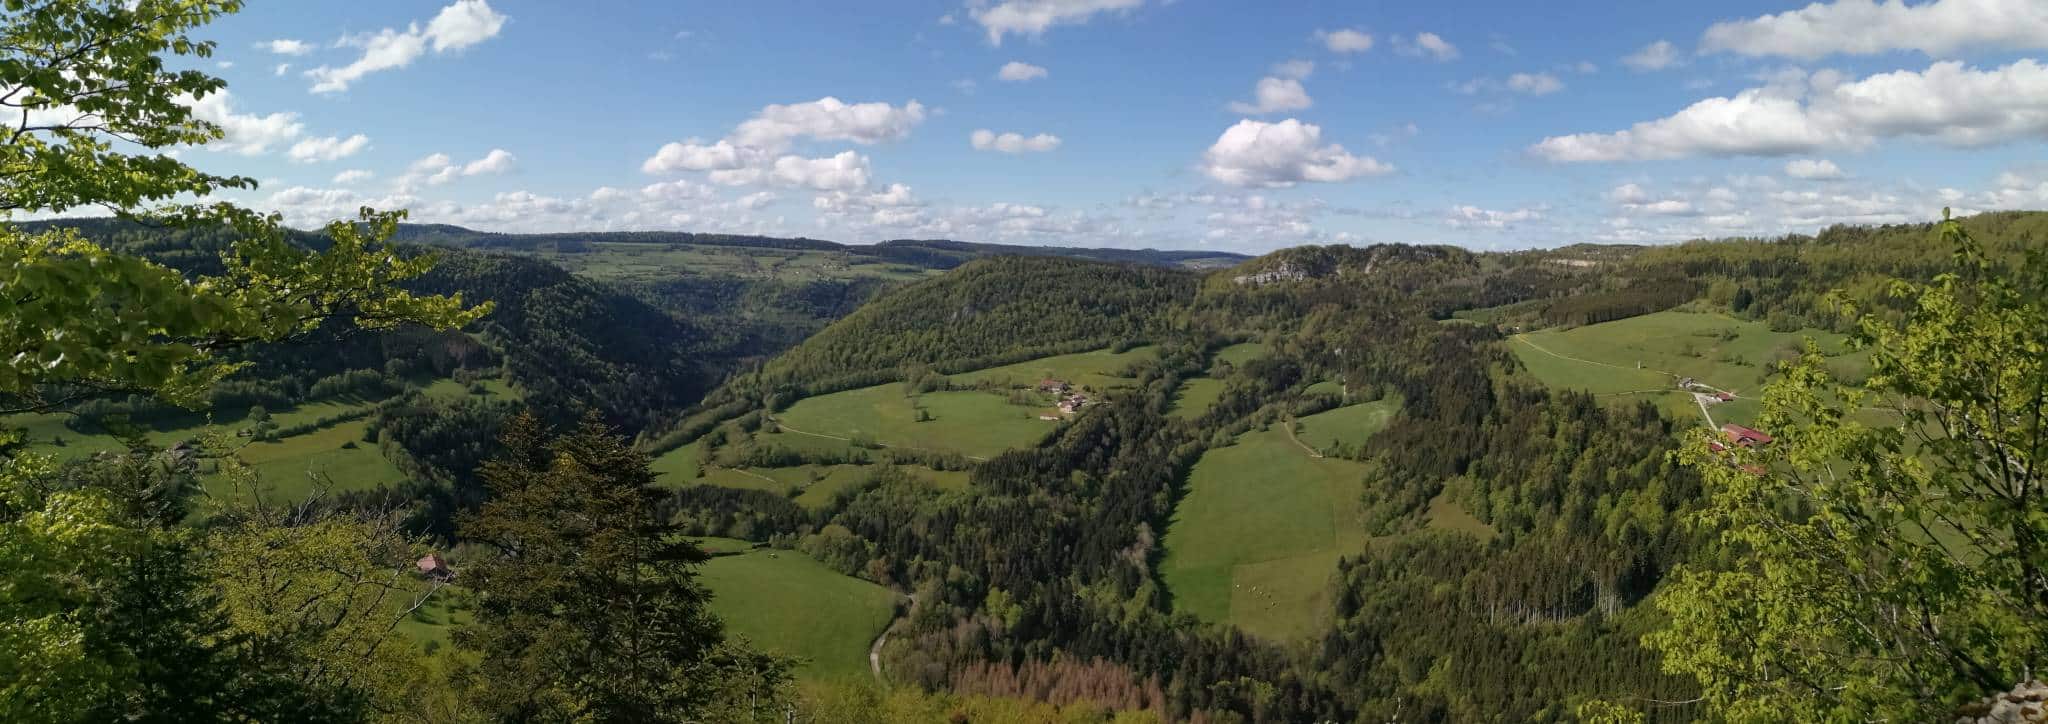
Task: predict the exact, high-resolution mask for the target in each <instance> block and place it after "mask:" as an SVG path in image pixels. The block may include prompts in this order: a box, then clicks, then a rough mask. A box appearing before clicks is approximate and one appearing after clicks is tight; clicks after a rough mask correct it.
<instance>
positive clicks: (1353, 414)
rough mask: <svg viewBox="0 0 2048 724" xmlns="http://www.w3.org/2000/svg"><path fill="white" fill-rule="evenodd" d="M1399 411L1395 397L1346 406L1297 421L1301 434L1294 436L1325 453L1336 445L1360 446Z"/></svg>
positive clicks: (1398, 401) (1399, 406)
mask: <svg viewBox="0 0 2048 724" xmlns="http://www.w3.org/2000/svg"><path fill="white" fill-rule="evenodd" d="M1400 411H1401V400H1400V398H1398V397H1390V398H1387V399H1383V400H1374V401H1372V402H1365V403H1360V404H1356V405H1347V406H1344V407H1339V408H1337V409H1334V410H1327V411H1324V412H1318V413H1316V414H1313V415H1309V416H1307V417H1303V418H1300V419H1299V420H1297V422H1299V423H1301V430H1300V431H1299V432H1296V433H1295V434H1294V436H1295V438H1296V439H1299V440H1301V442H1302V443H1303V444H1305V445H1308V446H1309V447H1313V448H1315V449H1317V450H1328V449H1330V446H1332V445H1334V444H1336V443H1338V442H1342V443H1344V444H1346V445H1352V446H1356V445H1362V444H1364V443H1365V439H1366V438H1368V437H1372V435H1373V433H1376V432H1379V431H1380V430H1381V429H1383V428H1385V427H1386V426H1387V423H1388V422H1390V421H1392V420H1393V419H1394V413H1396V412H1400Z"/></svg>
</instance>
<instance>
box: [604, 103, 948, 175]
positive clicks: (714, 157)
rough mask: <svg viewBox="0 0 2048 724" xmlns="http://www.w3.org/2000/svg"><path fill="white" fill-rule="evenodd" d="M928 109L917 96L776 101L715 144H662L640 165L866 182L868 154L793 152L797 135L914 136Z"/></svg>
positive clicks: (875, 139)
mask: <svg viewBox="0 0 2048 724" xmlns="http://www.w3.org/2000/svg"><path fill="white" fill-rule="evenodd" d="M924 119H925V107H924V105H923V104H920V103H918V102H917V101H914V100H913V101H910V102H908V103H905V104H904V105H902V106H901V107H898V106H893V105H890V104H888V103H879V102H877V103H846V102H844V101H841V100H839V99H837V98H832V97H829V96H828V97H825V98H820V99H818V100H815V101H811V102H808V103H792V104H787V105H782V104H776V105H769V106H766V107H764V108H762V109H761V111H760V112H758V113H756V114H754V116H753V117H751V118H748V119H747V120H745V121H742V122H740V124H739V125H737V126H735V127H734V128H733V130H732V132H731V133H730V134H727V136H726V137H725V138H723V139H720V140H718V141H716V142H713V143H705V142H703V141H702V140H700V139H689V140H685V141H678V142H672V143H667V144H663V145H662V147H661V148H660V149H657V150H656V151H655V152H654V155H653V156H649V157H648V158H647V159H646V160H645V161H642V162H641V164H640V169H641V170H642V171H644V172H647V173H674V172H680V171H701V172H706V173H707V176H706V177H707V178H708V179H709V180H710V181H711V182H712V183H716V184H722V185H727V186H745V185H750V184H777V185H786V186H800V187H805V188H812V189H819V190H833V189H845V188H860V187H863V186H866V185H867V182H868V159H867V157H866V156H862V155H860V154H857V153H853V152H851V151H848V152H843V153H840V154H837V155H834V156H830V157H826V158H804V157H802V156H798V155H794V154H789V153H787V151H788V150H789V149H790V147H791V146H792V145H794V144H795V142H796V141H798V140H814V141H847V142H852V143H856V144H860V145H873V144H876V143H882V142H885V141H895V140H900V139H902V138H905V137H907V136H909V135H910V132H911V129H913V128H915V127H916V126H917V125H918V124H920V123H923V122H924Z"/></svg>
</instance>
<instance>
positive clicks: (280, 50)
mask: <svg viewBox="0 0 2048 724" xmlns="http://www.w3.org/2000/svg"><path fill="white" fill-rule="evenodd" d="M256 47H258V48H262V49H264V50H268V51H270V52H272V53H276V54H278V55H305V54H307V53H311V52H313V44H312V43H308V42H306V41H303V40H293V39H291V38H279V39H277V40H272V41H270V42H267V43H257V44H256Z"/></svg>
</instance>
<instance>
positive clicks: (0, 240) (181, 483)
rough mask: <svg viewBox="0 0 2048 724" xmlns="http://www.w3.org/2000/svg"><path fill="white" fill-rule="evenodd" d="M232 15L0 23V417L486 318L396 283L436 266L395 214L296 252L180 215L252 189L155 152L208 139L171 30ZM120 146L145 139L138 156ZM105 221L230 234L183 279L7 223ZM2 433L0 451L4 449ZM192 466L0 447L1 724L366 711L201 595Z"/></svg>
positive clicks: (207, 209) (161, 11)
mask: <svg viewBox="0 0 2048 724" xmlns="http://www.w3.org/2000/svg"><path fill="white" fill-rule="evenodd" d="M240 6H241V3H240V2H238V1H236V0H98V1H93V0H47V1H45V2H36V3H24V2H10V3H8V4H7V6H6V10H5V11H4V12H0V109H4V110H5V111H6V113H7V115H8V116H9V120H10V121H11V122H9V123H8V124H7V125H8V127H7V128H6V129H4V130H0V215H4V216H0V290H5V291H4V293H0V347H4V348H6V349H8V350H10V354H9V355H8V356H7V359H5V360H0V413H16V412H49V411H59V410H63V409H65V408H67V407H68V406H70V405H73V404H75V403H78V402H81V401H85V400H90V399H95V398H102V397H108V396H114V395H141V396H145V397H154V398H157V399H160V400H165V401H169V402H173V403H177V404H180V405H184V406H188V407H197V406H199V405H200V404H202V403H203V402H204V401H205V399H206V393H207V392H208V390H209V389H210V388H212V387H213V386H214V384H215V383H217V382H219V381H220V380H221V379H222V378H224V377H225V376H227V375H228V374H229V373H231V372H233V371H234V370H236V369H237V368H238V367H239V366H240V363H237V362H231V361H227V354H228V353H229V352H232V351H233V350H235V349H238V348H241V347H245V346H247V345H250V344H253V343H258V342H277V341H284V340H289V339H292V338H295V337H297V336H300V335H303V334H306V333H308V332H310V331H312V330H313V329H314V328H316V327H317V326H319V325H320V324H322V323H323V322H325V321H326V320H328V319H331V318H347V319H350V320H352V321H353V322H354V323H355V324H357V325H358V326H363V327H370V328H384V327H390V326H394V325H399V324H406V323H418V324H424V325H428V326H432V327H439V328H450V327H455V326H460V325H462V324H466V323H468V322H469V321H472V320H474V319H476V318H478V317H479V316H481V315H482V314H483V313H485V312H486V311H487V309H483V308H469V309H465V308H464V307H463V305H462V301H461V299H460V298H459V297H453V296H431V295H417V294H413V293H410V292H407V291H404V290H402V289H400V288H399V287H398V286H397V285H398V283H399V282H402V281H405V280H407V279H411V278H414V277H417V276H419V275H420V274H423V273H424V272H426V271H427V269H428V268H429V267H430V266H431V264H432V263H433V260H432V259H431V258H430V257H427V256H406V255H401V254H399V253H397V252H396V251H395V250H394V249H392V248H390V247H389V246H388V245H386V244H385V243H384V240H385V239H387V238H389V236H390V235H391V234H392V232H393V231H395V230H396V225H397V222H398V219H399V218H401V217H402V213H384V214H379V213H376V212H373V211H370V210H368V209H365V210H363V211H362V213H361V216H360V218H359V220H358V221H356V222H350V223H339V222H338V223H335V224H332V225H330V226H329V227H328V228H327V235H326V237H327V241H328V242H329V243H328V245H327V247H326V248H324V249H321V250H317V251H316V250H313V249H308V248H304V247H301V246H297V245H295V244H293V243H292V242H291V240H290V238H289V236H288V235H287V234H286V233H285V230H284V229H283V227H282V226H281V225H280V220H279V218H278V217H277V216H275V215H263V214H256V213H253V212H250V211H247V210H244V209H240V208H237V207H235V206H233V205H231V204H227V203H210V204H207V203H174V202H173V201H172V200H173V199H180V198H192V199H202V200H203V199H205V198H206V197H208V196H210V195H211V194H213V193H214V192H216V191H220V190H224V189H236V188H253V187H254V182H252V181H250V180H249V179H245V178H238V177H224V176H216V175H212V174H207V173H204V172H201V171H199V170H197V169H194V168H192V167H190V166H188V165H186V164H185V163H184V162H182V161H180V160H178V158H177V157H175V155H174V154H172V153H166V152H165V151H170V150H174V149H176V148H178V147H182V146H188V145H194V144H201V143H205V142H208V141H211V140H214V139H218V138H221V137H222V135H223V134H222V130H221V129H220V128H219V127H218V126H215V125H214V124H212V123H209V122H206V121H204V120H202V119H201V118H199V117H198V116H196V115H195V113H194V110H193V106H194V105H195V104H199V103H203V102H205V101H206V99H207V98H208V96H210V95H212V94H213V93H216V92H219V91H220V89H221V87H222V82H221V81H220V80H219V79H217V78H211V77H208V76H206V75H205V74H203V73H200V72H198V71H193V70H185V71H170V70H167V69H166V68H165V62H164V60H165V56H193V57H200V58H203V57H206V56H207V55H209V54H210V53H211V52H212V48H213V46H212V44H211V43H208V42H202V41H197V40H194V39H192V38H191V36H190V35H189V34H188V33H189V32H190V31H191V30H192V29H194V28H196V27H198V26H201V25H203V24H205V23H207V22H209V21H211V20H213V19H214V18H216V17H218V16H220V15H222V14H224V13H228V12H233V11H235V10H237V9H239V8H240ZM117 142H118V143H120V144H121V145H120V146H118V148H120V149H123V150H125V149H128V148H134V147H140V148H142V149H145V151H146V152H145V153H139V154H138V153H126V152H122V151H117V150H116V149H117V146H116V143H117ZM85 206H99V207H103V208H106V209H108V210H110V211H112V212H114V213H115V214H117V215H119V216H122V217H125V218H129V219H134V220H139V221H144V222H146V223H154V224H169V225H188V226H209V225H210V226H216V227H219V226H225V227H227V228H230V229H232V230H233V231H234V232H235V234H236V236H235V239H234V241H233V242H232V243H231V244H230V245H229V246H228V247H227V248H226V249H225V250H224V251H223V253H222V255H221V263H220V266H219V269H220V271H219V272H218V273H216V274H212V275H208V276H203V277H199V278H187V277H186V276H184V275H183V274H180V273H179V272H177V271H175V270H172V269H169V268H167V267H164V266H162V265H160V264H156V263H153V262H151V261H148V260H146V259H143V258H140V257H137V256H132V255H126V254H121V253H116V252H114V251H111V250H109V249H106V248H104V247H101V246H100V245H97V244H94V243H92V242H90V241H87V240H86V239H84V238H83V237H82V236H80V235H79V234H78V233H77V232H76V231H73V230H65V229H55V228H52V229H49V230H45V231H39V232H31V231H27V230H24V229H23V228H21V227H19V226H16V225H14V224H12V223H8V222H7V221H6V220H5V219H7V218H11V216H12V214H14V213H16V212H37V213H52V212H61V211H66V210H71V209H75V208H79V207H85ZM19 439H20V435H19V433H18V432H16V431H8V432H6V433H0V450H8V449H9V448H10V447H11V446H10V445H8V444H7V443H10V442H18V441H19ZM189 462H190V461H189V460H186V459H183V458H181V457H180V456H178V455H175V454H166V455H152V454H149V453H148V452H146V451H139V452H136V453H133V454H130V455H128V456H125V457H124V456H117V457H116V458H114V459H111V460H106V461H101V462H99V463H95V464H92V465H88V466H85V467H84V468H82V469H74V470H70V471H65V470H60V469H59V468H58V467H57V466H56V465H55V464H54V463H53V462H52V461H51V460H50V459H49V458H48V457H47V456H42V455H37V454H32V453H25V452H21V451H18V450H10V451H8V452H4V453H0V719H4V720H7V721H48V722H70V721H113V720H133V719H143V720H156V721H208V720H225V719H235V720H263V721H326V720H337V719H339V720H346V719H353V718H357V717H359V716H360V715H361V714H362V713H363V706H362V704H363V700H364V699H365V697H366V694H365V693H364V692H363V691H361V689H360V687H352V686H338V687H330V686H325V685H323V684H319V683H317V682H311V683H309V682H307V681H306V680H304V679H303V678H302V677H298V676H295V674H294V672H295V671H298V670H301V669H303V668H304V666H305V665H306V662H304V661H302V660H299V659H298V658H297V657H294V656H289V655H278V654H277V652H275V651H259V649H261V648H262V642H261V641H260V639H261V637H260V636H259V635H257V634H256V633H254V632H250V631H242V630H237V629H236V628H235V626H234V623H233V622H232V621H231V620H229V617H227V616H226V615H225V614H224V613H223V611H222V609H221V606H220V602H219V601H218V600H217V599H216V598H214V597H213V596H212V594H211V593H210V592H209V589H211V588H212V587H213V585H212V582H210V581H208V580H207V579H206V578H205V576H204V574H203V571H204V570H205V569H204V568H203V557H204V556H206V555H208V553H207V552H206V551H205V550H203V549H202V548H201V546H200V545H199V544H198V542H197V540H196V539H195V536H196V531H194V530H192V529H189V528H186V527H184V526H183V525H182V523H183V521H184V519H185V514H186V513H187V512H189V510H188V502H187V501H188V499H189V497H190V493H191V491H192V489H193V485H192V484H191V474H190V469H189Z"/></svg>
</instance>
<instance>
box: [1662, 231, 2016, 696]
mask: <svg viewBox="0 0 2048 724" xmlns="http://www.w3.org/2000/svg"><path fill="white" fill-rule="evenodd" d="M1938 229H1939V233H1940V236H1941V237H1942V239H1943V240H1944V241H1947V242H1949V243H1950V244H1951V245H1952V246H1953V247H1955V249H1956V255H1955V257H1954V264H1955V267H1954V269H1953V270H1952V271H1950V272H1948V273H1944V274H1941V275H1939V276H1937V277H1936V278H1935V279H1934V280H1933V281H1932V282H1930V283H1924V284H1921V283H1911V282H1897V283H1894V284H1892V285H1890V288H1889V289H1888V293H1889V295H1890V297H1891V298H1892V299H1894V300H1896V301H1898V302H1902V303H1904V304H1905V305H1906V306H1905V309H1906V311H1905V316H1904V318H1903V319H1902V320H1901V321H1900V322H1898V323H1893V322H1890V321H1888V319H1887V316H1886V315H1883V314H1878V313H1873V312H1871V311H1869V310H1868V309H1867V308H1863V307H1858V306H1855V305H1853V304H1851V303H1850V300H1849V299H1848V298H1847V295H1838V296H1837V297H1836V300H1837V301H1839V302H1841V303H1843V304H1844V305H1845V306H1847V307H1849V308H1850V309H1851V310H1852V311H1854V312H1857V313H1859V314H1858V316H1859V320H1858V321H1859V325H1858V329H1857V332H1856V334H1855V340H1856V342H1857V343H1858V344H1859V345H1861V346H1864V347H1867V348H1869V349H1870V350H1871V365H1872V368H1873V369H1872V373H1871V375H1870V377H1869V379H1868V380H1867V381H1865V382H1864V383H1863V384H1862V385H1860V386H1854V387H1851V386H1846V385H1842V384H1840V383H1838V382H1836V381H1835V380H1834V379H1833V378H1832V377H1831V376H1830V375H1829V374H1828V372H1827V371H1826V368H1825V367H1824V366H1823V365H1822V364H1821V358H1820V355H1819V354H1818V352H1817V351H1816V350H1815V349H1814V348H1812V347H1811V346H1809V348H1808V350H1807V353H1806V355H1805V356H1804V357H1803V358H1802V359H1800V360H1799V361H1798V363H1797V364H1795V365H1793V366H1792V367H1791V368H1790V369H1789V370H1788V371H1787V373H1786V374H1785V376H1783V377H1782V378H1781V379H1779V380H1778V381H1776V382H1774V383H1773V384H1772V385H1771V387H1770V389H1769V391H1768V393H1767V396H1766V406H1767V409H1766V412H1765V415H1764V416H1763V418H1762V419H1763V422H1764V424H1765V425H1766V426H1767V429H1769V430H1771V431H1772V432H1773V434H1774V435H1776V436H1777V441H1776V442H1775V443H1773V444H1771V445H1769V446H1767V447H1764V448H1746V447H1744V448H1734V449H1733V450H1731V451H1730V452H1728V453H1727V454H1725V455H1724V454H1722V453H1716V452H1714V451H1712V450H1710V449H1709V447H1708V442H1709V441H1708V440H1706V439H1705V436H1704V435H1702V436H1696V439H1694V440H1693V441H1692V444H1691V445H1690V446H1688V448H1687V450H1686V453H1685V459H1686V461H1687V462H1688V463H1689V464H1690V465H1692V466H1693V467H1695V468H1697V469H1698V470H1700V472H1701V474H1702V475H1703V476H1705V478H1706V479H1707V481H1708V483H1709V490H1710V492H1711V505H1710V506H1709V507H1708V508H1706V509H1705V510H1703V511H1702V512H1701V513H1700V515H1699V521H1700V523H1701V524H1703V525H1706V526H1710V527H1712V528H1715V529H1719V530H1721V531H1722V534H1721V535H1722V538H1721V540H1722V544H1723V546H1724V549H1723V550H1722V551H1721V554H1720V555H1719V556H1717V557H1716V558H1714V559H1710V560H1709V561H1703V562H1701V563H1700V564H1696V565H1692V566H1688V567H1687V570H1685V571H1684V573H1683V574H1682V575H1680V576H1679V577H1678V578H1677V579H1676V580H1674V581H1673V582H1672V585H1671V586H1670V588H1669V590H1668V591H1666V592H1665V594H1664V595H1662V596H1660V597H1659V599H1658V601H1659V605H1660V606H1661V607H1662V608H1663V609H1664V610H1665V611H1666V612H1668V613H1669V614H1670V616H1671V618H1672V624H1671V628H1670V629H1669V630H1668V631H1664V632H1659V633H1657V634H1655V635H1652V636H1650V637H1648V638H1647V639H1646V640H1647V641H1648V642H1649V643H1651V644H1652V645H1654V646H1655V647H1657V648H1658V649H1660V650H1661V651H1663V652H1664V654H1665V657H1666V658H1665V661H1666V665H1667V667H1669V668H1670V669H1671V670H1672V671H1674V672H1678V673H1685V674H1690V675H1693V676H1696V677H1697V678H1698V679H1699V681H1700V683H1701V685H1702V687H1703V688H1704V689H1705V692H1706V695H1707V697H1708V701H1709V702H1710V703H1711V704H1712V705H1713V706H1714V707H1715V708H1716V710H1718V711H1719V712H1720V713H1721V714H1722V715H1723V716H1726V717H1728V718H1730V719H1736V720H1767V719H1769V720H1775V719H1779V718H1781V717H1786V716H1792V717H1798V718H1811V719H1824V718H1825V719H1845V718H1857V719H1867V718H1890V719H1904V720H1930V719H1936V718H1940V717H1942V716H1944V715H1948V714H1949V712H1950V711H1952V710H1953V707H1954V706H1956V705H1958V704H1960V703H1962V702H1965V701H1969V700H1974V699H1978V698H1981V697H1983V696H1985V695H1987V694H1990V693H1995V692H1999V691H2004V690H2006V689H2007V688H2009V687H2010V686H2011V683H2012V682H2014V681H2019V680H2022V679H2023V678H2025V677H2026V676H2027V675H2029V674H2030V673H2031V672H2034V671H2039V670H2040V667H2041V666H2042V664H2043V663H2044V662H2048V573H2044V571H2048V548H2044V545H2048V515H2044V514H2043V507H2042V502H2041V501H2042V499H2041V497H2040V496H2041V493H2042V490H2043V478H2042V471H2041V469H2040V467H2039V464H2040V461H2041V459H2042V455H2043V452H2044V450H2043V448H2042V444H2043V443H2042V441H2043V439H2044V429H2043V424H2044V413H2048V396H2044V395H2048V393H2044V391H2048V257H2044V255H2043V254H2042V253H2040V252H2039V251H2034V252H2031V253H2029V254H2028V256H2027V261H2026V263H2025V265H2024V266H2023V267H2022V268H2020V269H2018V270H2005V269H2002V268H2001V265H2000V264H1998V262H1997V261H1996V260H1995V259H1993V258H1991V257H1987V255H1986V254H1985V252H1984V250H1983V249H1982V247H1980V246H1979V245H1978V244H1976V243H1975V242H1974V241H1973V240H1972V239H1971V238H1970V236H1969V234H1968V233H1967V232H1966V231H1965V230H1964V229H1963V227H1962V226H1961V224H1960V223H1958V222H1956V221H1955V220H1947V221H1944V222H1943V223H1942V224H1940V225H1939V227H1938ZM1865 406H1881V407H1883V408H1885V409H1890V410H1895V411H1896V412H1898V413H1899V414H1900V415H1902V416H1903V418H1904V424H1902V425H1899V426H1881V427H1873V426H1869V425H1866V424H1863V423H1860V422H1857V421H1856V420H1855V419H1854V418H1853V415H1854V414H1855V412H1856V411H1857V410H1859V409H1860V408H1862V407H1865Z"/></svg>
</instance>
